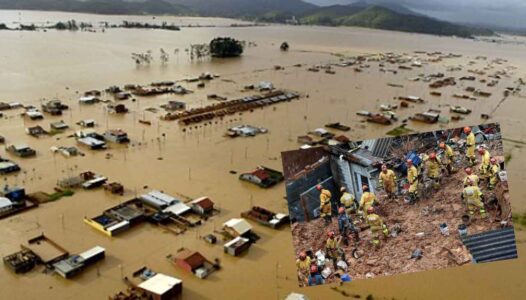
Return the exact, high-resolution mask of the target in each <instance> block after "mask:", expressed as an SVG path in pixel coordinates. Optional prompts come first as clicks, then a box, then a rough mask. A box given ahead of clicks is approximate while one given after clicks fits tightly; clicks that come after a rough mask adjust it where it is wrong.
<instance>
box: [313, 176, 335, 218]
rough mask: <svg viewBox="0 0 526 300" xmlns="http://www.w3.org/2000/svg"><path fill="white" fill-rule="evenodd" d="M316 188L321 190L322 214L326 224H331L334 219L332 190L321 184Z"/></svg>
mask: <svg viewBox="0 0 526 300" xmlns="http://www.w3.org/2000/svg"><path fill="white" fill-rule="evenodd" d="M316 189H317V190H318V191H319V192H320V216H321V217H322V218H323V219H324V220H325V225H329V224H330V223H331V221H332V220H331V218H332V203H331V197H332V195H331V192H330V191H329V190H326V189H324V188H323V187H322V186H321V185H317V186H316Z"/></svg>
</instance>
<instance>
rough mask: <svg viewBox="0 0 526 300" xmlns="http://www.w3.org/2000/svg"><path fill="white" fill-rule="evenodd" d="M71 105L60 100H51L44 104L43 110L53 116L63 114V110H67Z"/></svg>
mask: <svg viewBox="0 0 526 300" xmlns="http://www.w3.org/2000/svg"><path fill="white" fill-rule="evenodd" d="M68 108H69V107H68V106H67V105H65V104H63V103H62V102H61V101H60V100H51V101H48V102H46V103H45V104H42V110H43V111H44V112H46V113H48V114H50V115H52V116H60V115H62V111H63V110H67V109H68Z"/></svg>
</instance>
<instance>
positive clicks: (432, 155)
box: [429, 152, 437, 159]
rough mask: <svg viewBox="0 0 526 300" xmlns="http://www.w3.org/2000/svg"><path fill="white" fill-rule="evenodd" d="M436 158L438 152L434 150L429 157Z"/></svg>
mask: <svg viewBox="0 0 526 300" xmlns="http://www.w3.org/2000/svg"><path fill="white" fill-rule="evenodd" d="M436 158H437V155H436V153H434V152H433V153H431V154H429V159H436Z"/></svg>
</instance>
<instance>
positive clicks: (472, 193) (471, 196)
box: [461, 180, 486, 218]
mask: <svg viewBox="0 0 526 300" xmlns="http://www.w3.org/2000/svg"><path fill="white" fill-rule="evenodd" d="M483 197H484V196H483V195H482V192H481V191H480V189H479V187H478V186H476V185H475V183H474V182H473V181H471V180H468V186H467V187H465V188H464V190H463V191H462V195H461V198H462V200H464V201H466V203H467V206H468V212H469V214H470V215H471V216H472V215H474V214H475V209H477V208H478V209H479V212H480V215H481V216H482V217H483V218H485V217H486V210H485V209H484V203H483V202H482V200H483Z"/></svg>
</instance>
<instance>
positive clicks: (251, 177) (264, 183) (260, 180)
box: [239, 166, 283, 188]
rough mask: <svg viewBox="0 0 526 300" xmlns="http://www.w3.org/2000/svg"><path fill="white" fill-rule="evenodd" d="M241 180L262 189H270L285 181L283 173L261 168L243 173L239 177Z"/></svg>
mask: <svg viewBox="0 0 526 300" xmlns="http://www.w3.org/2000/svg"><path fill="white" fill-rule="evenodd" d="M239 179H240V180H244V181H248V182H250V183H253V184H256V185H258V186H260V187H262V188H269V187H271V186H273V185H276V184H277V183H279V182H281V181H283V173H281V172H279V171H277V170H273V169H271V168H267V167H264V166H260V167H257V168H256V170H254V171H252V172H247V173H242V174H241V175H239Z"/></svg>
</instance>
